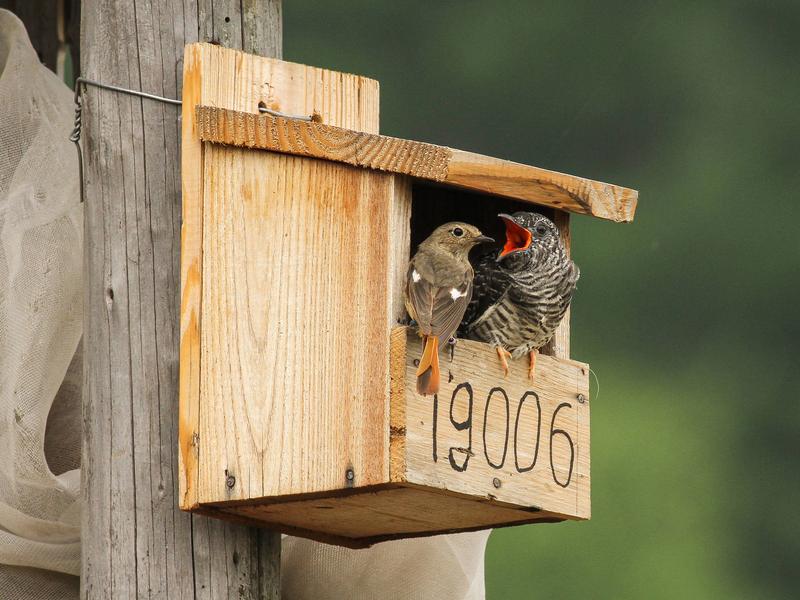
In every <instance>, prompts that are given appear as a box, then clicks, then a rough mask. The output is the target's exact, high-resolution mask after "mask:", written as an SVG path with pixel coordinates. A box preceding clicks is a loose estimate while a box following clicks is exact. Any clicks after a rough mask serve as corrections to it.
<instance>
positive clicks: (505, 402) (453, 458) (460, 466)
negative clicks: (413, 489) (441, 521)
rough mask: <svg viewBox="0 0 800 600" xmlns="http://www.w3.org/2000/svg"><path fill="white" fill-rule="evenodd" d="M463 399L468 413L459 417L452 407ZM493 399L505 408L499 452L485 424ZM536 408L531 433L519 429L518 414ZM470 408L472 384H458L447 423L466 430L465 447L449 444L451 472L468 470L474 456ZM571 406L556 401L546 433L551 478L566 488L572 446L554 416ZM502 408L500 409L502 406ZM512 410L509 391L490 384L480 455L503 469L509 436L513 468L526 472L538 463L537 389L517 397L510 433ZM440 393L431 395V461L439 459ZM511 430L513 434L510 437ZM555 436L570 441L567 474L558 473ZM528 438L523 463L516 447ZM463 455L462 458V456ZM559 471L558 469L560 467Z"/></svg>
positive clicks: (539, 407)
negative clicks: (530, 445)
mask: <svg viewBox="0 0 800 600" xmlns="http://www.w3.org/2000/svg"><path fill="white" fill-rule="evenodd" d="M459 400H460V401H464V400H466V405H467V414H466V417H464V418H463V419H461V420H459V419H457V417H456V416H455V415H454V409H455V406H456V402H457V401H459ZM493 402H498V403H499V406H500V407H504V414H505V432H504V435H503V447H502V452H501V451H500V448H499V444H498V445H497V447H496V448H490V445H489V444H488V443H487V439H486V437H487V426H488V422H489V407H490V406H491V405H492V403H493ZM534 406H535V407H536V429H535V431H534V432H526V431H524V430H522V431H521V429H520V417H521V415H522V413H523V410H524V409H526V408H529V409H530V410H532V409H533V407H534ZM473 408H474V394H473V390H472V386H471V385H470V384H469V383H468V382H464V383H459V384H458V385H457V386H456V387H455V388H454V389H453V392H452V394H451V396H450V408H449V411H448V413H449V417H450V424H451V425H452V426H453V428H455V430H456V431H459V432H461V431H466V432H467V434H466V435H467V440H466V441H467V446H466V447H463V446H452V447H450V449H449V450H448V453H447V459H448V461H449V463H450V466H451V467H452V469H453V470H454V471H457V472H464V471H466V470H467V467H468V466H469V460H470V458H471V457H472V456H474V452H473V449H472V444H473V427H472V424H473V419H472V417H473ZM573 408H574V407H573V405H572V404H570V403H569V402H561V403H560V404H558V405H557V406H556V408H555V410H553V416H552V418H551V419H550V435H549V440H548V442H549V454H550V473H551V474H552V477H553V481H555V483H556V484H558V485H559V486H561V487H563V488H566V487H567V486H569V484H570V481H571V480H572V471H573V467H574V464H575V445H574V443H573V441H572V438H571V437H570V435H569V433H567V432H566V431H564V430H563V429H559V428H557V427H556V426H555V425H556V418H557V417H558V415H559V413H560V412H561V411H567V410H569V409H573ZM501 410H502V409H501ZM512 412H514V411H512V409H511V401H510V400H509V397H508V394H507V393H506V391H505V390H504V389H503V388H502V387H493V388H492V389H491V390H490V391H489V393H488V394H487V397H486V405H485V408H484V411H483V428H482V429H483V430H482V434H481V437H482V442H483V456H484V458H485V460H486V463H487V464H488V465H489V466H490V467H492V468H493V469H498V470H499V469H502V468H503V467H504V466H505V464H506V459H507V458H508V449H509V448H508V446H509V439H511V440H512V452H513V455H514V468H515V470H516V471H517V473H526V472H528V471H532V470H533V469H534V468H535V467H536V464H537V461H538V459H539V446H540V442H541V437H542V436H541V433H542V405H541V402H540V401H539V396H538V395H537V394H536V392H534V391H532V390H528V391H526V392H525V393H524V394H523V395H522V397H521V398H520V399H519V403H518V404H517V409H516V414H515V415H513V416H514V428H513V432H512V430H511V418H512ZM438 417H439V396H438V394H437V395H434V396H433V427H432V437H433V461H434V462H438V460H439V452H438V443H439V441H438V437H439V423H438V421H439V418H438ZM512 433H513V437H512ZM557 436H563V438H564V440H566V442H567V444H569V469H568V471H567V474H566V476H564V475H563V473H562V474H559V473H557V470H556V467H555V465H554V463H553V441H554V440H555V439H556V437H557ZM531 437H532V438H533V440H534V441H533V458H532V459H530V462H529V463H528V464H523V463H522V462H521V461H522V457H521V456H520V455H521V454H522V452H520V450H519V444H520V439H521V438H525V439H526V440H530V439H531ZM462 456H463V459H462V458H461V457H462ZM559 471H560V470H559Z"/></svg>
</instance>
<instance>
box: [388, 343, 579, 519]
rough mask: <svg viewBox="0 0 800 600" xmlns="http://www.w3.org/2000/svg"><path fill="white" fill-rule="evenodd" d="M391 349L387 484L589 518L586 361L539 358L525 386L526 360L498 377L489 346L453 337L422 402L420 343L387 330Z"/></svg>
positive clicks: (496, 366)
mask: <svg viewBox="0 0 800 600" xmlns="http://www.w3.org/2000/svg"><path fill="white" fill-rule="evenodd" d="M392 353H393V387H392V412H391V430H392V439H391V453H392V480H393V481H397V482H403V483H410V484H415V485H420V486H426V487H427V488H430V489H432V490H441V491H444V490H447V491H448V492H450V493H456V494H463V495H465V496H469V497H471V498H474V499H485V500H491V501H497V502H499V503H507V504H509V505H514V506H516V507H528V508H531V509H539V510H541V511H546V512H547V513H549V514H550V515H551V516H557V517H561V518H568V519H588V518H589V516H590V486H589V482H590V474H589V458H590V457H589V366H588V365H586V364H583V363H579V362H576V361H571V360H565V359H558V358H554V357H551V356H545V355H540V356H539V358H538V360H537V363H536V373H535V378H534V380H533V381H531V380H530V379H529V377H528V372H527V370H528V365H527V361H526V360H517V361H512V362H511V363H510V371H509V373H508V375H507V376H505V375H504V374H503V370H502V368H501V366H500V363H499V360H498V359H497V354H496V353H495V352H494V350H493V348H491V347H490V346H489V345H487V344H482V343H479V342H472V341H469V340H459V341H458V343H457V344H456V347H455V349H454V352H453V356H452V358H451V357H450V356H447V355H446V354H447V352H446V351H443V355H444V356H442V358H441V371H442V381H441V389H440V391H439V393H438V394H436V395H434V396H421V395H420V394H418V393H417V391H416V388H415V382H416V369H417V366H416V364H415V361H416V360H417V359H418V358H419V356H421V354H422V343H421V341H420V339H419V337H418V336H417V335H416V334H415V333H414V332H412V331H410V330H407V329H406V328H397V329H395V331H394V332H393V333H392ZM498 522H499V521H498Z"/></svg>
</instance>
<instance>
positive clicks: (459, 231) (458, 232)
mask: <svg viewBox="0 0 800 600" xmlns="http://www.w3.org/2000/svg"><path fill="white" fill-rule="evenodd" d="M453 235H454V236H456V237H461V236H462V235H464V230H463V229H461V227H456V228H455V229H453Z"/></svg>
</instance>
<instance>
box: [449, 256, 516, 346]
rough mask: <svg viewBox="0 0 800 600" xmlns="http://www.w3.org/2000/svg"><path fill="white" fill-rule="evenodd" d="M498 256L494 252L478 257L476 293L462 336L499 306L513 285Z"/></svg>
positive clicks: (462, 328)
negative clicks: (488, 312) (501, 266)
mask: <svg viewBox="0 0 800 600" xmlns="http://www.w3.org/2000/svg"><path fill="white" fill-rule="evenodd" d="M496 256H497V251H496V250H494V251H491V252H487V253H485V254H483V255H482V256H480V257H478V259H477V260H476V262H475V278H474V279H473V284H472V285H473V288H474V293H473V296H472V300H471V302H470V303H469V306H468V307H467V310H466V312H465V314H464V319H463V321H462V322H461V330H460V333H461V335H465V334H466V332H467V330H468V329H469V327H470V326H471V325H473V324H474V323H476V322H477V321H478V320H479V319H481V318H482V317H483V316H484V315H486V312H487V311H488V310H490V309H491V308H492V307H494V306H495V305H497V303H498V302H500V300H501V299H502V298H503V296H504V295H505V294H506V293H507V292H508V289H509V288H510V287H511V285H512V283H513V280H512V279H511V276H510V275H509V274H508V273H506V272H505V271H503V270H502V269H501V268H500V266H499V265H498V264H497V260H496Z"/></svg>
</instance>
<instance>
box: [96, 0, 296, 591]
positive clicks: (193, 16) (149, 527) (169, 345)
mask: <svg viewBox="0 0 800 600" xmlns="http://www.w3.org/2000/svg"><path fill="white" fill-rule="evenodd" d="M81 12H82V21H81V63H82V64H81V67H82V68H81V74H82V75H83V76H84V77H87V78H89V79H93V80H96V81H100V82H103V83H109V84H114V85H119V86H123V87H126V88H131V89H135V90H143V91H146V92H150V93H154V94H157V95H160V96H166V97H169V98H180V96H181V82H182V72H183V47H184V45H185V44H186V43H189V42H194V41H213V42H218V43H220V44H222V45H224V46H228V47H233V48H242V49H244V50H245V51H247V52H251V53H255V54H262V55H265V56H273V57H280V56H281V41H282V40H281V5H280V0H84V2H83V5H82V7H81ZM83 99H84V102H83V106H84V113H83V135H82V144H83V148H84V157H85V160H84V177H85V209H84V211H85V213H84V214H85V226H84V227H85V230H84V232H85V237H84V248H85V250H84V260H85V269H84V285H85V296H84V328H85V329H84V343H83V348H84V398H83V436H84V437H83V462H82V469H83V488H84V500H85V508H84V511H85V512H84V516H83V557H82V559H83V571H82V577H81V596H82V597H83V598H170V599H177V598H180V599H196V598H209V599H218V598H233V597H236V598H268V599H277V598H278V597H279V594H280V537H279V536H278V535H277V534H274V533H272V532H269V531H266V530H263V529H254V528H248V527H243V526H240V525H233V524H230V523H226V522H222V521H216V520H212V519H208V518H207V517H200V516H192V515H189V514H188V513H183V512H181V511H180V510H179V509H178V500H177V494H178V350H179V334H180V331H179V330H180V325H179V306H180V299H179V290H180V240H181V188H180V182H181V174H180V164H181V161H180V146H179V140H180V139H181V124H180V119H179V117H180V107H177V106H172V105H169V104H164V103H160V102H157V101H153V100H147V99H141V98H138V97H132V96H129V95H123V94H120V93H117V92H112V91H106V90H101V89H98V88H96V87H86V88H85V90H84V92H83Z"/></svg>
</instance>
